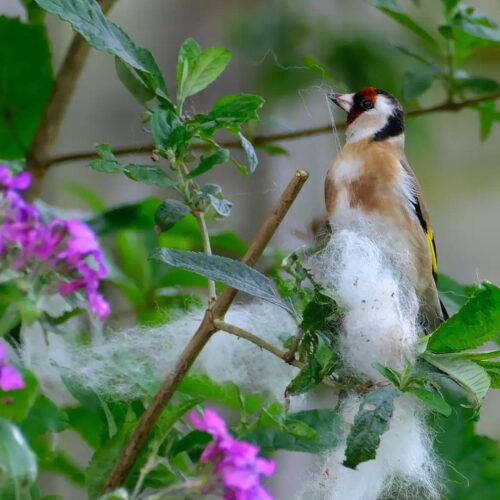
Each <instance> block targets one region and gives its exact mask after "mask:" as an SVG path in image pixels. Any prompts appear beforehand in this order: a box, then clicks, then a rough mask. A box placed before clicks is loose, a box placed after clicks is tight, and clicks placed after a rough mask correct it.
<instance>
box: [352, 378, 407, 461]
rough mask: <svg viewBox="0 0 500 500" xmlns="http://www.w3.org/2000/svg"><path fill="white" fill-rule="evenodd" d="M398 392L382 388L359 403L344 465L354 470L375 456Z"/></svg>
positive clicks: (390, 388) (389, 388)
mask: <svg viewBox="0 0 500 500" xmlns="http://www.w3.org/2000/svg"><path fill="white" fill-rule="evenodd" d="M398 393H399V391H397V390H396V389H394V388H392V387H383V388H380V389H375V390H374V391H371V392H369V393H368V394H366V396H365V397H364V398H363V400H362V401H361V404H360V407H359V410H358V413H357V414H356V416H355V418H354V423H353V425H352V428H351V432H350V433H349V436H347V448H346V451H345V460H344V465H345V466H346V467H349V468H351V469H355V468H356V466H357V465H359V464H360V463H362V462H366V461H367V460H372V459H373V458H375V456H376V454H377V448H378V445H379V444H380V436H381V435H382V434H383V433H384V432H385V431H386V430H387V429H388V427H389V421H390V419H391V417H392V413H393V411H394V399H395V398H396V396H397V395H398Z"/></svg>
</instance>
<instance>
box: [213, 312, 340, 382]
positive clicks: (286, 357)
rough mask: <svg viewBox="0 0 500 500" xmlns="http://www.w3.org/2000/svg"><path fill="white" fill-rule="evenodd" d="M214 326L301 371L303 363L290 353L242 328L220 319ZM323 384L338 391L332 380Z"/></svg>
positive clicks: (327, 380) (324, 380)
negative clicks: (291, 356)
mask: <svg viewBox="0 0 500 500" xmlns="http://www.w3.org/2000/svg"><path fill="white" fill-rule="evenodd" d="M214 325H215V326H216V328H217V329H218V330H221V331H223V332H227V333H230V334H231V335H234V336H236V337H239V338H242V339H245V340H248V341H249V342H251V343H252V344H255V345H257V346H259V347H260V348H262V349H264V350H265V351H267V352H270V353H271V354H274V355H275V356H276V357H278V358H280V359H281V360H282V361H284V362H285V363H287V364H288V365H292V366H295V367H296V368H299V369H302V368H304V366H306V365H305V363H302V362H301V361H298V360H297V359H295V358H290V352H289V351H281V350H280V349H278V348H277V347H274V346H273V345H272V344H270V343H269V342H266V341H265V340H263V339H261V338H260V337H258V336H257V335H254V334H253V333H250V332H247V331H246V330H244V329H243V328H240V327H239V326H236V325H232V324H231V323H226V322H225V321H223V320H220V319H215V320H214ZM322 383H323V384H325V385H327V386H329V387H335V389H338V388H339V387H341V386H340V384H338V383H336V382H334V381H333V380H330V379H327V378H325V379H323V381H322Z"/></svg>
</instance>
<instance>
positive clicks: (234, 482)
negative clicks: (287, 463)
mask: <svg viewBox="0 0 500 500" xmlns="http://www.w3.org/2000/svg"><path fill="white" fill-rule="evenodd" d="M189 417H190V419H191V422H192V423H193V425H194V427H195V428H196V429H198V430H200V431H205V432H208V433H209V434H211V435H212V437H213V438H214V440H213V442H212V443H210V444H209V445H208V446H207V447H206V448H205V450H204V452H203V454H202V455H201V458H200V461H201V462H210V463H212V465H213V470H214V474H215V481H216V484H222V486H223V489H224V499H225V500H272V498H273V497H272V496H271V495H270V494H269V492H268V491H267V490H266V489H265V488H264V487H263V486H262V485H261V476H271V475H272V474H273V473H274V471H275V470H276V464H275V463H274V462H273V461H271V460H267V459H265V458H261V457H259V456H258V453H259V448H258V447H257V446H255V445H253V444H250V443H246V442H245V441H238V440H237V439H235V438H234V437H233V436H231V434H230V433H229V431H228V430H227V427H226V423H225V422H224V420H223V419H222V418H221V417H220V416H219V415H218V414H217V412H215V411H214V410H211V409H206V410H205V411H204V412H203V415H201V416H200V415H198V414H197V413H196V412H191V413H190V416H189Z"/></svg>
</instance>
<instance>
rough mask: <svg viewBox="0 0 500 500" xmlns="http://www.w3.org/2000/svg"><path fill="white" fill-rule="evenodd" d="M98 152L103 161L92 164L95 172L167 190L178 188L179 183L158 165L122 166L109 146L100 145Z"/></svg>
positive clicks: (90, 165) (131, 164) (133, 164)
mask: <svg viewBox="0 0 500 500" xmlns="http://www.w3.org/2000/svg"><path fill="white" fill-rule="evenodd" d="M97 152H98V154H99V156H100V157H101V159H100V160H93V161H91V162H90V164H89V167H90V168H91V169H93V170H97V171H98V172H104V173H107V174H116V173H122V174H125V175H126V176H127V177H128V178H129V179H132V180H134V181H137V182H142V183H144V184H152V185H154V186H160V187H167V188H176V187H177V182H176V181H174V180H173V179H171V178H170V177H169V176H168V175H167V174H166V173H165V172H164V171H163V170H162V169H161V168H160V167H159V166H158V165H137V164H135V163H128V164H126V165H120V163H119V162H118V158H116V156H115V155H114V154H113V152H112V151H111V149H110V147H109V144H98V145H97Z"/></svg>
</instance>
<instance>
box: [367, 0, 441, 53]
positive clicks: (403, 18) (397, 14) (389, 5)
mask: <svg viewBox="0 0 500 500" xmlns="http://www.w3.org/2000/svg"><path fill="white" fill-rule="evenodd" d="M370 3H371V4H372V5H373V6H374V7H376V8H377V9H379V10H380V11H382V12H383V13H384V14H387V15H388V16H389V17H391V18H392V19H394V20H395V21H397V22H398V23H399V24H401V25H402V26H404V27H405V28H408V29H409V30H410V31H412V32H413V33H415V35H417V36H419V37H420V38H422V39H423V40H425V41H426V42H430V43H432V44H435V43H436V41H435V40H434V38H433V37H432V36H431V35H430V34H429V33H428V32H427V31H426V30H425V29H424V28H422V26H420V25H419V24H418V23H417V22H416V21H414V20H413V19H412V18H411V17H410V16H408V15H407V14H405V13H404V12H403V11H402V10H401V8H400V7H399V6H398V4H397V3H396V1H395V0H370Z"/></svg>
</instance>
